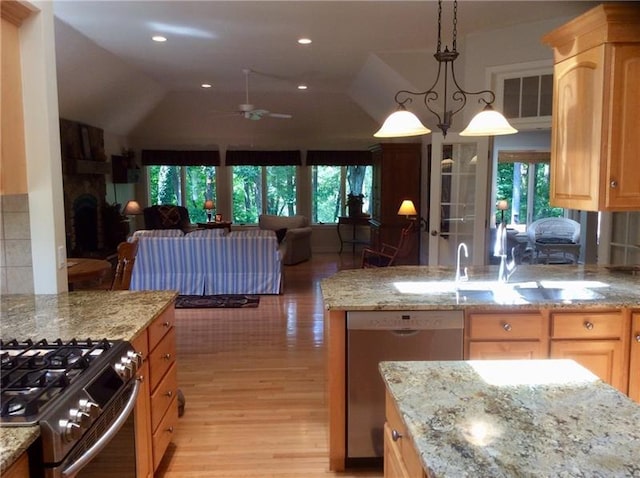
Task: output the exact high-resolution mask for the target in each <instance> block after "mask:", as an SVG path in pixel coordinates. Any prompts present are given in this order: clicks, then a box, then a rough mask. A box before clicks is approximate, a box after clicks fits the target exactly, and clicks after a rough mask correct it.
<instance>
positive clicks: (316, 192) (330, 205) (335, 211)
mask: <svg viewBox="0 0 640 478" xmlns="http://www.w3.org/2000/svg"><path fill="white" fill-rule="evenodd" d="M372 177H373V166H371V165H351V166H322V165H317V166H312V170H311V194H312V205H311V207H312V222H313V223H315V224H327V223H329V224H332V223H337V222H338V217H340V216H344V215H346V214H348V212H349V211H348V210H347V196H348V195H349V194H351V195H354V196H361V197H362V211H361V212H362V213H363V214H370V212H371V191H372V185H373V179H372Z"/></svg>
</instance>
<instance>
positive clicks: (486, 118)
mask: <svg viewBox="0 0 640 478" xmlns="http://www.w3.org/2000/svg"><path fill="white" fill-rule="evenodd" d="M517 132H518V130H517V129H515V128H514V127H513V126H511V125H510V124H509V122H508V121H507V119H506V118H505V117H504V116H503V115H502V114H501V113H498V112H497V111H496V110H494V109H493V108H492V107H491V105H487V106H485V107H484V109H483V110H482V111H481V112H480V113H478V114H477V115H475V116H474V118H473V119H472V120H471V122H470V123H469V125H468V126H467V127H466V128H465V129H464V131H462V132H461V133H460V136H499V135H503V134H515V133H517Z"/></svg>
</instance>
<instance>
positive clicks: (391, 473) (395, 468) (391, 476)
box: [384, 423, 409, 478]
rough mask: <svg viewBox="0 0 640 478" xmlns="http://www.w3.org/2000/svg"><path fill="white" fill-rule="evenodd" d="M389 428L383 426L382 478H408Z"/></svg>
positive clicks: (385, 425)
mask: <svg viewBox="0 0 640 478" xmlns="http://www.w3.org/2000/svg"><path fill="white" fill-rule="evenodd" d="M392 433H393V432H392V430H391V427H390V426H389V424H388V423H385V424H384V478H409V473H408V472H407V469H406V468H405V466H404V463H403V462H402V454H401V453H400V448H398V445H397V443H396V442H395V441H394V440H393V434H392Z"/></svg>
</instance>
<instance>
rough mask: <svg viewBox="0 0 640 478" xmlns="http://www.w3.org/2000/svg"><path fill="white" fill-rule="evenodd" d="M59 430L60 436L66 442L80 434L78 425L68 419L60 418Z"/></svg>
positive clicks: (78, 436) (75, 438)
mask: <svg viewBox="0 0 640 478" xmlns="http://www.w3.org/2000/svg"><path fill="white" fill-rule="evenodd" d="M59 423H60V431H61V432H62V436H63V437H64V439H65V440H66V441H68V442H70V441H74V440H77V439H78V438H80V437H81V436H82V430H81V429H80V425H78V424H77V423H74V422H72V421H70V420H60V422H59Z"/></svg>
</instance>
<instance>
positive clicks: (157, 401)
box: [132, 306, 178, 478]
mask: <svg viewBox="0 0 640 478" xmlns="http://www.w3.org/2000/svg"><path fill="white" fill-rule="evenodd" d="M174 322H175V309H174V308H173V306H170V307H169V308H168V309H166V310H165V311H164V312H163V313H162V314H161V315H160V316H158V318H156V319H155V320H154V321H153V322H152V323H151V325H149V327H148V328H147V329H146V330H145V331H144V332H143V333H142V334H141V335H139V336H138V337H137V338H136V339H135V340H134V341H133V342H132V343H133V346H134V348H135V349H136V351H138V352H140V353H142V355H143V358H144V364H143V367H142V368H141V369H140V372H139V374H138V377H139V379H141V385H142V388H141V389H140V395H139V398H138V403H137V404H136V410H135V414H136V415H135V417H136V454H137V457H138V464H137V476H141V477H147V478H149V477H152V476H153V473H154V471H155V470H156V469H157V468H158V466H159V465H160V462H161V460H162V457H163V456H164V453H165V451H166V449H167V447H168V446H169V443H170V442H171V438H172V435H173V432H174V430H175V428H176V425H177V421H178V401H177V392H178V389H177V383H178V382H177V367H176V342H175V329H174V327H173V325H174Z"/></svg>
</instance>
